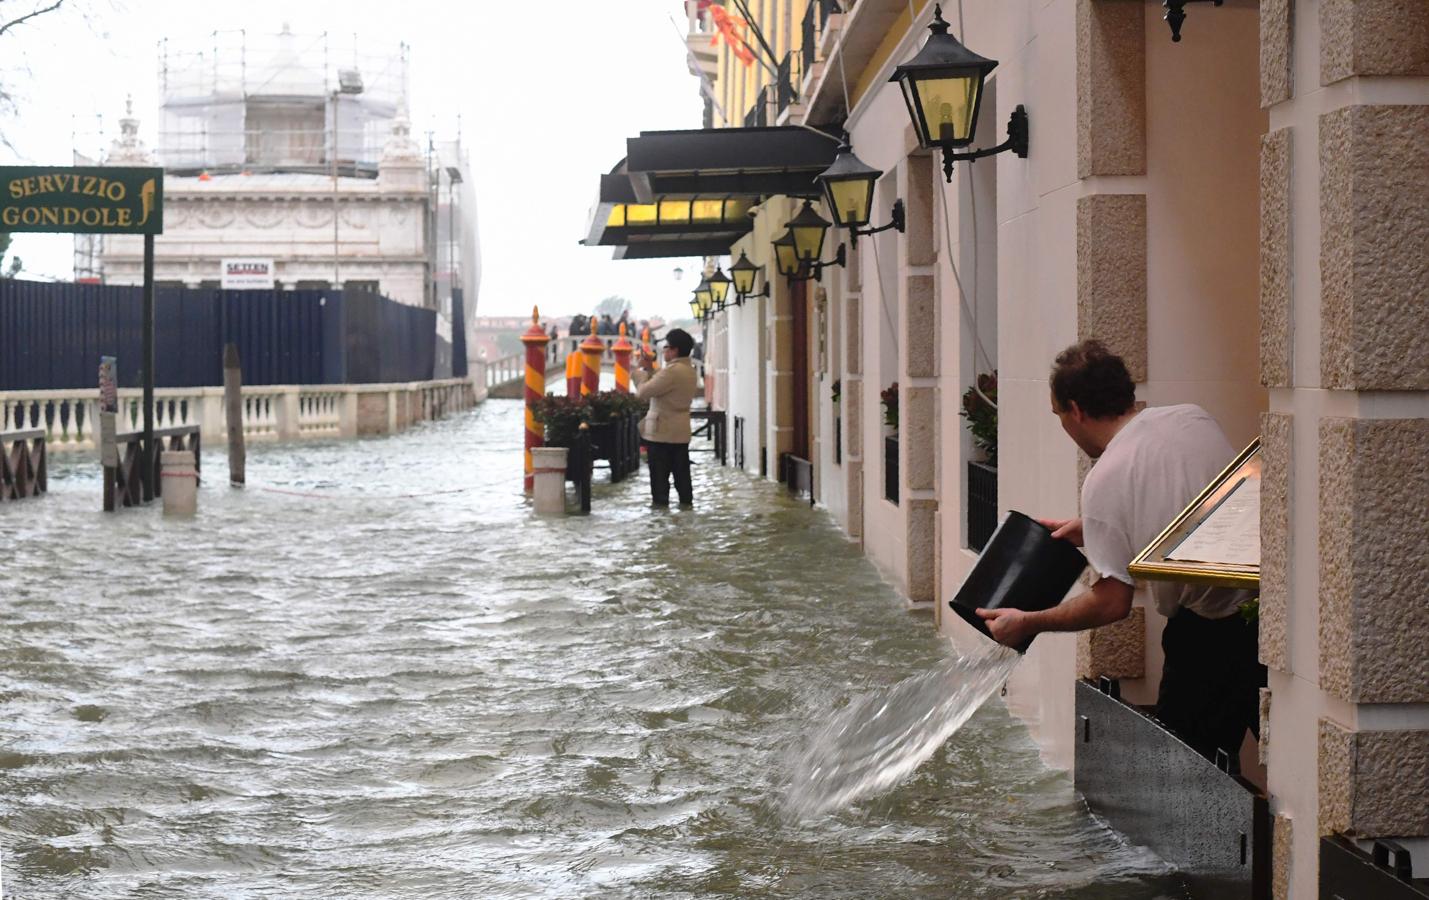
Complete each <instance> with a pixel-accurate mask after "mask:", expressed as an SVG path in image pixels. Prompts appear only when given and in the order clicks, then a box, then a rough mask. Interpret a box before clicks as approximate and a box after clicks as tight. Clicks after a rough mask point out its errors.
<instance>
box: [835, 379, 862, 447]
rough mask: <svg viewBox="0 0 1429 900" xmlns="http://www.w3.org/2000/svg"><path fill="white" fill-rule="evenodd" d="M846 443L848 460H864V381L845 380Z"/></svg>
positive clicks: (842, 404)
mask: <svg viewBox="0 0 1429 900" xmlns="http://www.w3.org/2000/svg"><path fill="white" fill-rule="evenodd" d="M839 405H840V406H842V407H843V409H844V441H845V442H846V443H847V444H848V446H847V448H846V450H847V455H846V458H848V459H863V379H862V378H845V379H844V383H843V400H841V401H840V402H839Z"/></svg>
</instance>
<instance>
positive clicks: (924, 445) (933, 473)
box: [898, 387, 938, 491]
mask: <svg viewBox="0 0 1429 900" xmlns="http://www.w3.org/2000/svg"><path fill="white" fill-rule="evenodd" d="M902 393H903V396H902V398H900V402H901V403H902V405H903V406H904V407H905V409H903V410H900V411H899V415H898V423H899V424H898V427H899V431H900V432H901V436H902V440H900V441H899V446H900V448H901V452H902V453H903V454H904V455H905V456H906V457H907V458H906V459H904V460H903V461H902V465H903V473H904V474H903V482H904V486H905V487H906V488H907V489H908V490H910V491H931V490H936V489H937V487H938V483H937V482H938V389H937V388H931V387H907V388H903V391H902Z"/></svg>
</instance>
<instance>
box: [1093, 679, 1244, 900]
mask: <svg viewBox="0 0 1429 900" xmlns="http://www.w3.org/2000/svg"><path fill="white" fill-rule="evenodd" d="M1076 698H1077V701H1076V703H1077V707H1076V708H1077V735H1076V741H1077V744H1076V785H1077V789H1078V790H1080V791H1081V792H1082V794H1083V795H1084V796H1085V797H1086V800H1087V805H1088V806H1089V807H1091V810H1092V811H1093V812H1094V813H1096V814H1097V815H1099V816H1102V817H1103V818H1105V819H1106V820H1107V822H1109V823H1110V824H1111V825H1112V827H1114V828H1116V829H1117V830H1118V831H1120V832H1122V833H1123V834H1125V835H1126V836H1127V837H1129V838H1130V839H1131V840H1132V841H1134V842H1136V843H1138V844H1142V845H1145V846H1147V847H1150V848H1151V849H1152V850H1154V851H1155V852H1156V853H1157V854H1158V855H1160V856H1161V858H1163V859H1165V860H1166V861H1167V862H1170V863H1171V864H1173V865H1175V866H1176V867H1177V868H1178V869H1179V870H1180V872H1181V874H1182V876H1183V877H1184V878H1185V879H1186V881H1187V882H1188V885H1189V887H1190V889H1191V896H1193V897H1213V898H1216V900H1238V898H1248V900H1259V898H1263V897H1268V896H1269V891H1270V811H1269V808H1268V806H1267V804H1266V800H1265V798H1264V797H1263V796H1262V795H1260V794H1259V793H1258V792H1257V791H1256V790H1255V788H1254V787H1253V786H1252V785H1250V784H1249V782H1247V781H1245V780H1244V779H1242V778H1240V777H1239V776H1236V775H1231V774H1228V773H1226V772H1224V771H1222V770H1221V769H1219V768H1217V767H1216V766H1215V765H1214V764H1213V763H1211V762H1210V761H1209V760H1207V759H1206V758H1205V757H1203V756H1201V755H1200V754H1199V753H1197V752H1196V751H1194V750H1192V749H1191V748H1190V747H1188V746H1187V745H1186V744H1184V743H1182V742H1181V740H1180V739H1179V738H1177V737H1176V736H1175V735H1173V734H1171V733H1170V732H1169V731H1167V730H1166V729H1164V728H1162V727H1161V725H1160V724H1159V723H1157V722H1156V721H1155V720H1153V719H1151V718H1150V717H1149V716H1147V715H1146V714H1144V713H1143V712H1141V711H1140V710H1138V709H1137V708H1136V707H1133V706H1131V705H1129V704H1126V703H1123V702H1122V701H1121V700H1120V699H1117V698H1115V697H1113V696H1110V695H1109V694H1106V693H1103V692H1102V691H1100V690H1098V689H1097V688H1096V687H1095V686H1093V685H1092V684H1091V683H1089V682H1086V681H1081V682H1078V683H1077V687H1076Z"/></svg>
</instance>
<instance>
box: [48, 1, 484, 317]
mask: <svg viewBox="0 0 1429 900" xmlns="http://www.w3.org/2000/svg"><path fill="white" fill-rule="evenodd" d="M407 68H408V59H407V48H406V46H405V45H398V46H397V47H396V48H395V49H394V50H393V51H392V52H387V53H382V52H371V51H369V50H367V49H365V48H364V47H363V46H362V45H361V44H360V43H359V42H358V41H357V40H356V39H355V38H353V39H350V40H339V39H338V38H337V37H336V36H335V35H328V34H320V35H298V34H293V33H292V32H291V31H289V30H288V29H287V28H286V27H285V28H284V29H283V30H282V31H281V32H279V33H278V34H269V35H254V34H250V33H248V32H242V31H240V32H218V33H215V34H214V35H213V36H212V39H211V43H209V44H208V45H207V46H203V47H181V46H177V45H175V44H174V43H172V42H170V41H168V40H164V41H161V42H160V44H159V88H160V109H159V122H158V126H159V127H158V140H157V144H156V146H155V147H154V148H153V150H152V151H151V150H150V149H148V148H146V147H145V146H144V145H143V143H142V142H141V141H140V140H139V136H138V134H139V122H138V120H137V118H136V117H135V116H134V115H133V113H132V111H129V112H128V113H127V114H126V116H125V118H123V119H122V120H121V121H120V131H121V133H120V136H119V138H118V139H117V140H115V141H114V142H113V144H112V145H111V147H110V149H109V152H108V154H107V156H106V158H105V163H106V164H109V165H155V164H158V165H162V166H163V167H164V169H165V179H164V194H165V210H164V225H165V230H164V234H162V235H160V236H159V238H158V239H157V241H156V246H155V279H156V280H157V281H158V283H159V284H160V285H164V284H166V283H167V284H169V285H187V286H191V287H221V286H224V279H223V269H224V264H225V262H226V261H230V262H231V261H234V260H245V261H255V262H257V263H260V264H266V270H267V271H268V272H270V273H271V275H272V281H273V284H274V286H276V287H278V288H280V289H281V288H288V289H295V288H303V289H315V288H331V287H342V288H345V289H349V290H369V291H375V292H378V293H381V294H384V295H386V296H388V297H391V298H392V299H394V300H398V301H401V302H403V303H407V304H410V305H414V306H426V307H430V308H433V309H436V310H437V311H438V313H439V315H438V323H439V325H438V328H439V334H441V336H442V337H443V338H444V339H445V340H446V341H447V342H450V339H451V333H450V328H451V322H452V319H453V316H452V311H453V310H452V306H453V300H454V299H455V300H456V301H457V302H459V303H460V304H461V306H462V308H463V310H464V312H465V315H464V316H463V317H462V318H463V319H464V321H466V322H471V321H472V320H473V319H474V317H475V314H476V299H477V289H478V285H479V283H480V252H479V247H478V242H477V231H476V204H475V192H474V189H473V186H472V179H471V177H470V172H469V160H468V157H467V154H466V153H465V151H464V149H463V148H462V145H461V140H460V137H459V136H458V137H457V138H456V139H454V140H443V141H436V140H434V139H433V138H432V136H430V135H428V136H426V137H425V138H423V139H422V140H417V139H415V138H414V136H413V135H412V133H411V124H410V122H409V120H408V114H407V110H408V93H407V84H408V81H407ZM99 255H100V265H99V270H100V276H101V277H102V278H103V280H105V281H107V282H109V283H113V284H137V283H139V282H140V281H141V280H142V271H141V270H142V243H141V240H140V239H139V238H133V237H124V236H114V237H111V238H109V239H107V240H106V241H105V242H104V244H103V248H102V250H101V251H100V254H99ZM76 256H77V258H78V257H79V256H80V254H79V253H78V252H77V254H76ZM261 268H262V266H260V269H261ZM250 270H251V269H250ZM469 344H470V342H469V341H468V345H469Z"/></svg>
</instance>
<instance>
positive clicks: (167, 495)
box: [159, 450, 198, 516]
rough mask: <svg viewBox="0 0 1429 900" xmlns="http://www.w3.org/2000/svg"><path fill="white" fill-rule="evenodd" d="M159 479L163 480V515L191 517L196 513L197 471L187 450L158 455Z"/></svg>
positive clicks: (168, 451)
mask: <svg viewBox="0 0 1429 900" xmlns="http://www.w3.org/2000/svg"><path fill="white" fill-rule="evenodd" d="M159 477H160V478H162V479H164V482H163V484H164V488H163V490H164V515H166V516H191V515H194V514H195V513H197V512H198V471H197V470H196V469H195V467H194V455H193V454H192V453H190V452H189V451H187V450H165V451H164V452H163V453H160V454H159Z"/></svg>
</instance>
